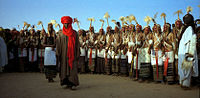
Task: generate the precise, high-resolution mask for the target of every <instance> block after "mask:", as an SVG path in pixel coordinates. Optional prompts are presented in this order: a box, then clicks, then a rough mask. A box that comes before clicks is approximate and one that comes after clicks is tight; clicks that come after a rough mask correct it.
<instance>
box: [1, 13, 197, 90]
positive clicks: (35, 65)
mask: <svg viewBox="0 0 200 98" xmlns="http://www.w3.org/2000/svg"><path fill="white" fill-rule="evenodd" d="M107 15H108V13H107ZM161 16H162V17H163V18H164V26H163V29H161V26H160V25H159V24H157V23H156V21H155V17H154V18H150V17H146V18H145V21H146V22H147V26H144V27H142V26H141V25H140V24H139V23H138V22H137V21H136V19H135V17H134V16H129V17H126V18H128V19H126V18H125V17H121V18H120V20H121V24H120V22H117V21H115V20H112V22H113V23H115V27H114V29H112V27H111V26H109V24H108V21H107V24H108V26H107V28H106V31H105V30H104V29H103V23H104V20H100V21H101V22H102V26H101V28H100V29H99V32H94V27H93V26H92V24H90V27H89V30H83V29H79V30H78V34H79V36H78V38H79V47H80V52H78V53H77V54H80V55H79V56H80V57H79V61H78V62H77V63H78V66H77V67H78V72H79V73H91V74H107V75H114V76H129V77H130V78H131V79H133V80H135V81H139V82H144V81H147V82H150V81H155V82H166V83H168V84H176V83H178V84H180V85H181V86H182V87H186V88H187V87H190V81H191V77H198V75H199V67H198V60H199V59H198V58H200V57H199V56H200V55H199V53H200V51H199V50H198V49H200V45H199V39H200V36H199V34H200V27H198V26H197V24H196V23H197V22H198V21H199V20H197V21H194V18H193V16H192V15H191V14H190V13H189V12H188V13H187V14H186V15H185V16H184V17H183V22H182V20H181V19H180V18H179V17H178V19H177V20H176V21H175V23H174V24H173V23H172V24H170V23H168V22H167V21H166V19H165V16H166V15H165V14H164V13H163V14H162V15H161ZM107 19H108V18H107ZM89 20H91V22H92V19H89ZM126 20H129V21H130V23H129V24H128V23H127V22H126ZM132 21H135V22H136V24H135V25H134V24H132ZM150 21H153V22H154V25H153V27H152V28H151V27H150V26H149V25H148V24H149V22H150ZM74 22H76V23H77V24H78V23H79V21H78V20H77V19H74ZM39 24H41V22H39ZM54 24H55V23H52V22H51V23H48V29H47V31H45V29H44V28H43V29H42V30H37V31H35V29H34V26H33V27H30V25H28V24H27V23H25V25H24V28H23V29H22V30H20V31H17V30H16V29H13V30H10V29H3V28H1V30H0V34H1V37H0V38H1V39H0V41H1V43H5V44H4V47H5V46H6V47H7V49H4V50H3V48H2V46H3V44H0V46H1V49H2V51H4V52H2V51H1V54H0V55H1V58H0V59H1V60H2V61H3V60H4V61H5V63H4V64H2V66H4V67H2V66H0V67H1V70H2V69H3V68H4V71H8V72H12V71H20V72H27V71H36V72H39V71H40V72H44V73H45V75H46V78H47V79H48V80H49V82H53V78H54V77H56V74H57V72H60V71H61V70H62V69H60V63H61V62H58V61H57V60H56V59H59V58H60V57H58V56H57V55H56V54H57V52H59V51H58V50H57V49H58V47H57V42H58V41H59V38H60V37H61V35H62V30H61V28H60V30H59V31H58V32H56V31H55V30H54V28H53V26H54ZM57 25H58V24H57ZM25 26H26V28H25ZM78 26H79V25H78ZM29 27H30V29H29ZM59 44H61V43H59ZM62 44H64V43H62ZM46 47H48V48H46ZM49 47H50V48H49ZM3 53H4V54H3ZM63 53H65V52H63ZM197 53H198V55H197ZM2 55H3V56H2ZM6 56H7V57H6ZM197 56H198V57H197ZM6 58H8V59H7V62H6Z"/></svg>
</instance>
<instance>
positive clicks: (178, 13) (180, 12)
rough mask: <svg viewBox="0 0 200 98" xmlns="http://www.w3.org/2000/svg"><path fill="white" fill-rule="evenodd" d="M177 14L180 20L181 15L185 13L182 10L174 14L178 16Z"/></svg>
mask: <svg viewBox="0 0 200 98" xmlns="http://www.w3.org/2000/svg"><path fill="white" fill-rule="evenodd" d="M176 14H177V15H178V19H180V18H179V15H180V14H183V12H182V10H178V11H176V12H174V15H176Z"/></svg>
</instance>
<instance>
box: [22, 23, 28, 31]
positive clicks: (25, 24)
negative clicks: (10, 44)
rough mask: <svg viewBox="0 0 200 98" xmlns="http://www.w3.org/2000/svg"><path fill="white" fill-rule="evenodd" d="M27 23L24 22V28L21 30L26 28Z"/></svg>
mask: <svg viewBox="0 0 200 98" xmlns="http://www.w3.org/2000/svg"><path fill="white" fill-rule="evenodd" d="M27 24H28V23H27V22H26V21H24V26H23V29H24V28H25V27H26V26H27Z"/></svg>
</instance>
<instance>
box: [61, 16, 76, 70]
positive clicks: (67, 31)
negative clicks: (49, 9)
mask: <svg viewBox="0 0 200 98" xmlns="http://www.w3.org/2000/svg"><path fill="white" fill-rule="evenodd" d="M72 21H73V20H72V18H71V17H70V16H63V17H62V18H61V23H62V24H65V23H67V24H68V27H67V28H65V26H64V25H63V34H64V35H66V36H67V37H68V45H67V46H68V50H67V57H68V63H69V66H70V68H71V69H72V66H73V61H74V48H75V39H76V36H75V32H74V30H73V28H72Z"/></svg>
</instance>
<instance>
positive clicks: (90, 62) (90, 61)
mask: <svg viewBox="0 0 200 98" xmlns="http://www.w3.org/2000/svg"><path fill="white" fill-rule="evenodd" d="M89 65H90V66H92V48H91V49H90V58H89Z"/></svg>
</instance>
